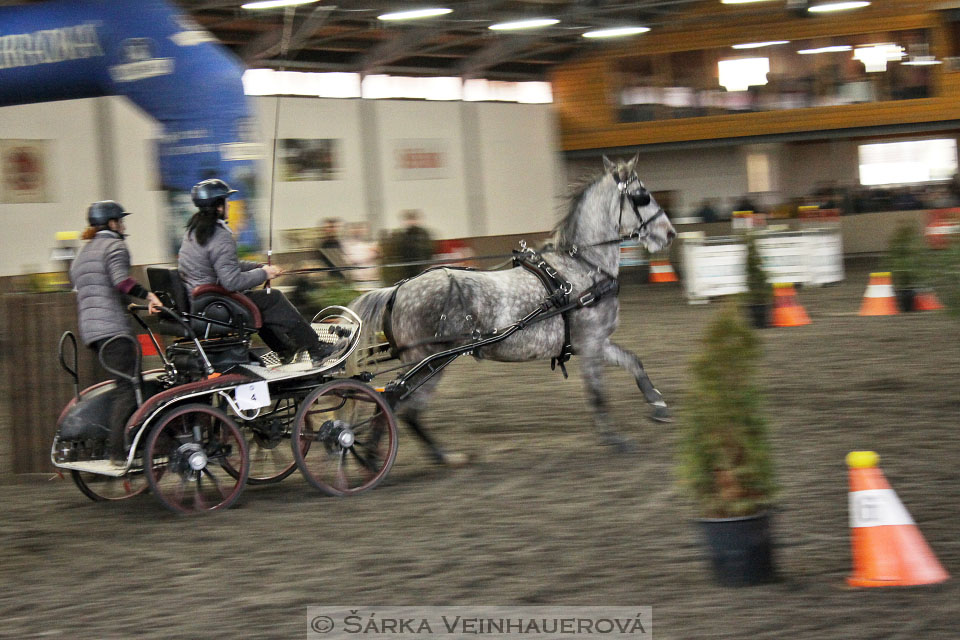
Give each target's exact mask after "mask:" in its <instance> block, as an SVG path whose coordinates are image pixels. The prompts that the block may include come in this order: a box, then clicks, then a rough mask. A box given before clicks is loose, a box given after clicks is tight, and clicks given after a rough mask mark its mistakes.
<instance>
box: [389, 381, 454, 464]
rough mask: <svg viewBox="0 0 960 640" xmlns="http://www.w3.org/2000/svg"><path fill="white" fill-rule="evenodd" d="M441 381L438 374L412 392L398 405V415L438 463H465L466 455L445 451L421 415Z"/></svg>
mask: <svg viewBox="0 0 960 640" xmlns="http://www.w3.org/2000/svg"><path fill="white" fill-rule="evenodd" d="M439 382H440V375H436V376H434V377H433V378H431V379H430V380H428V381H427V382H425V383H424V384H423V386H421V387H420V388H419V389H417V390H416V391H415V392H414V393H413V394H411V395H410V397H409V398H407V399H406V400H404V401H403V402H401V403H400V404H399V405H398V407H397V416H398V417H399V418H400V419H401V420H403V421H404V422H406V423H407V426H409V427H410V430H411V431H413V433H414V434H415V435H416V436H417V437H418V438H420V440H421V442H423V443H424V444H425V445H426V446H427V449H429V452H430V456H431V457H432V458H433V460H434V461H435V462H436V463H437V464H445V465H451V466H454V465H457V464H463V463H464V462H465V461H466V458H465V456H464V455H463V454H459V453H451V452H448V451H445V450H444V449H443V448H442V447H441V446H440V445H439V444H438V443H437V441H436V440H435V439H434V438H433V436H431V435H430V434H429V433H427V430H426V429H425V428H424V426H423V421H422V419H421V417H420V416H421V414H422V413H423V411H424V410H425V409H426V408H427V404H428V403H429V402H430V398H431V397H432V396H433V392H434V391H435V390H436V388H437V384H438V383H439Z"/></svg>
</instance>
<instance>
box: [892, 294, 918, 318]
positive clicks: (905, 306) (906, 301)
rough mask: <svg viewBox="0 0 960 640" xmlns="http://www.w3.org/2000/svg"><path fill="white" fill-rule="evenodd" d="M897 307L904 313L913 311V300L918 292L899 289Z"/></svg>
mask: <svg viewBox="0 0 960 640" xmlns="http://www.w3.org/2000/svg"><path fill="white" fill-rule="evenodd" d="M896 294H897V307H898V308H899V309H900V311H901V312H902V313H907V312H910V311H913V299H914V298H915V297H916V295H917V292H916V290H915V289H897V290H896Z"/></svg>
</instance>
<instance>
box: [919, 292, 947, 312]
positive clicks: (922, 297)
mask: <svg viewBox="0 0 960 640" xmlns="http://www.w3.org/2000/svg"><path fill="white" fill-rule="evenodd" d="M940 309H943V305H942V304H940V300H938V299H937V294H935V293H934V292H933V289H920V290H918V291H917V293H916V294H914V296H913V310H914V311H939V310H940Z"/></svg>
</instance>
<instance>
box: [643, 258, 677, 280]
mask: <svg viewBox="0 0 960 640" xmlns="http://www.w3.org/2000/svg"><path fill="white" fill-rule="evenodd" d="M678 281H679V279H678V278H677V274H676V273H675V272H674V270H673V266H671V265H670V261H669V260H651V261H650V282H678Z"/></svg>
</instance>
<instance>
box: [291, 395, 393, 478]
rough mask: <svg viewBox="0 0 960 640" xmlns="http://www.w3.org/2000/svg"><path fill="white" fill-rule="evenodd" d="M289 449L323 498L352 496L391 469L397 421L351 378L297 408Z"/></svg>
mask: <svg viewBox="0 0 960 640" xmlns="http://www.w3.org/2000/svg"><path fill="white" fill-rule="evenodd" d="M291 445H292V449H293V455H294V458H296V461H297V466H298V467H299V468H300V471H301V473H303V475H304V477H305V478H306V479H307V482H309V483H310V484H312V485H313V486H314V487H316V488H317V489H319V490H320V491H322V492H323V493H326V494H327V495H331V496H347V495H352V494H354V493H360V492H361V491H366V490H367V489H372V488H373V487H375V486H377V485H378V484H379V483H380V481H381V480H383V479H384V478H385V477H386V475H387V473H388V472H389V471H390V467H391V466H393V461H394V459H395V458H396V457H397V422H396V419H395V418H394V416H393V412H392V411H391V410H390V407H389V405H388V404H387V402H386V401H385V400H384V399H383V396H381V395H380V394H379V393H377V392H376V391H374V390H373V389H371V388H370V387H368V386H367V385H365V384H363V383H361V382H357V381H356V380H335V381H333V382H329V383H327V384H325V385H323V386H321V387H318V388H317V389H316V390H315V391H314V392H313V393H311V394H310V395H309V396H307V398H306V400H304V401H303V403H302V404H301V405H300V410H299V411H298V412H297V418H296V424H295V426H294V430H293V439H292V441H291ZM298 445H299V446H298Z"/></svg>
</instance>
